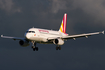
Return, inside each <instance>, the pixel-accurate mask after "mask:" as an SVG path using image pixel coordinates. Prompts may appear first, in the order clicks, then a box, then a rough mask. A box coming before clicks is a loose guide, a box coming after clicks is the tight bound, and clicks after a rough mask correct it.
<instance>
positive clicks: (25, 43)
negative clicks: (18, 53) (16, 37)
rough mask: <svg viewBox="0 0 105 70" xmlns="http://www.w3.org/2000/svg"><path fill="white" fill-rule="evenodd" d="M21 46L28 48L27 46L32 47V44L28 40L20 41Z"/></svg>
mask: <svg viewBox="0 0 105 70" xmlns="http://www.w3.org/2000/svg"><path fill="white" fill-rule="evenodd" d="M19 44H20V45H21V46H22V47H27V46H29V45H30V44H29V41H27V40H20V41H19Z"/></svg>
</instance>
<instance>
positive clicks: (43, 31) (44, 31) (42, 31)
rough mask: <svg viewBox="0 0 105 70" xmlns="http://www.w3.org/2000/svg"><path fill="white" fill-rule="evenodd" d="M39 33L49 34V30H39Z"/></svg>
mask: <svg viewBox="0 0 105 70" xmlns="http://www.w3.org/2000/svg"><path fill="white" fill-rule="evenodd" d="M39 32H41V33H49V31H47V30H39Z"/></svg>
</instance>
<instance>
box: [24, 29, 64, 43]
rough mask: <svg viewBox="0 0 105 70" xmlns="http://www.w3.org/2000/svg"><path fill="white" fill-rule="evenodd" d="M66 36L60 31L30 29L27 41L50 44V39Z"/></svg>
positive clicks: (26, 35)
mask: <svg viewBox="0 0 105 70" xmlns="http://www.w3.org/2000/svg"><path fill="white" fill-rule="evenodd" d="M62 36H64V34H63V33H61V32H59V31H53V30H46V29H39V28H30V29H28V30H27V32H26V33H25V37H26V39H28V40H30V41H36V42H39V43H48V40H47V39H48V38H50V39H51V38H60V37H62Z"/></svg>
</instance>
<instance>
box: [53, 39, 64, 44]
mask: <svg viewBox="0 0 105 70" xmlns="http://www.w3.org/2000/svg"><path fill="white" fill-rule="evenodd" d="M53 43H54V44H55V45H63V44H64V41H63V40H62V39H54V40H53Z"/></svg>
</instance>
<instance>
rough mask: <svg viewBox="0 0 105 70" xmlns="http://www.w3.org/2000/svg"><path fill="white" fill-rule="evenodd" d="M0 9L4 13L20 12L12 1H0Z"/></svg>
mask: <svg viewBox="0 0 105 70" xmlns="http://www.w3.org/2000/svg"><path fill="white" fill-rule="evenodd" d="M0 8H1V9H3V10H5V11H6V12H9V13H10V12H12V13H14V12H21V10H20V9H19V8H17V7H15V4H14V2H13V0H0Z"/></svg>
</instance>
